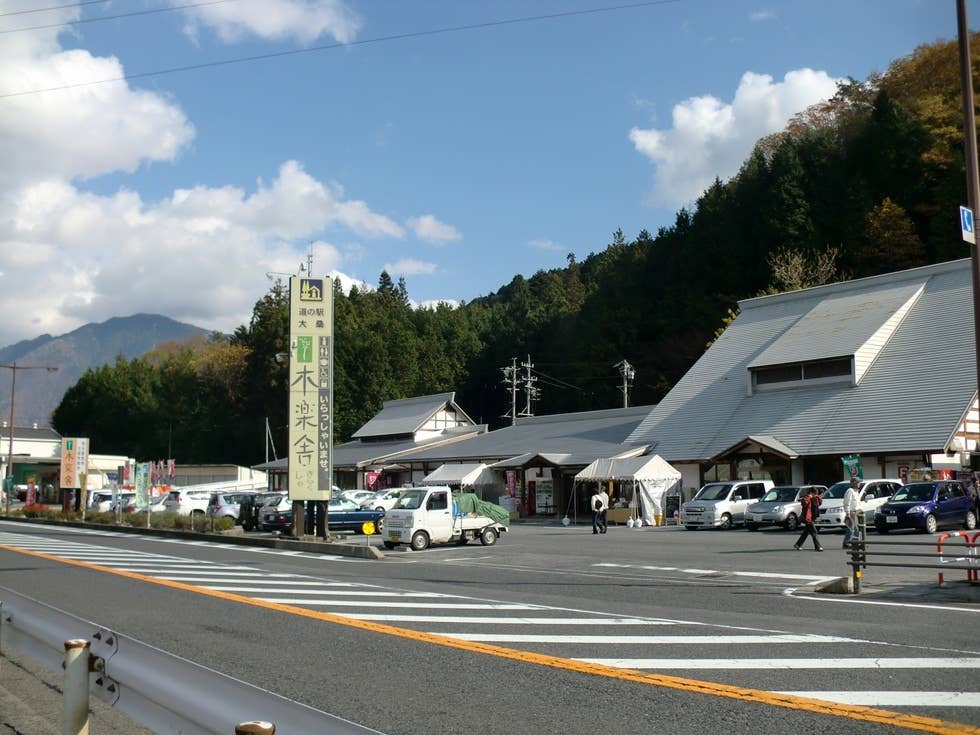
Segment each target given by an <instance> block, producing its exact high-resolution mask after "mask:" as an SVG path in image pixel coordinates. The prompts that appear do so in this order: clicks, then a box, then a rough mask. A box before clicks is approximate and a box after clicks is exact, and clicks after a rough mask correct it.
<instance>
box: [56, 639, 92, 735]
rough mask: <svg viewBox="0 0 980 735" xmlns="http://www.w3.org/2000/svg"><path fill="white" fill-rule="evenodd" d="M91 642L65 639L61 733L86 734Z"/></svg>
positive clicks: (64, 734) (69, 734)
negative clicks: (63, 709)
mask: <svg viewBox="0 0 980 735" xmlns="http://www.w3.org/2000/svg"><path fill="white" fill-rule="evenodd" d="M91 645H92V644H91V643H90V642H89V641H87V640H85V639H84V638H73V639H71V640H70V641H65V660H64V667H65V720H64V726H63V727H62V730H61V731H62V733H63V735H88V662H89V649H90V648H91Z"/></svg>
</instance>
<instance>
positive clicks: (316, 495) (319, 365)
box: [288, 276, 333, 538]
mask: <svg viewBox="0 0 980 735" xmlns="http://www.w3.org/2000/svg"><path fill="white" fill-rule="evenodd" d="M288 416H289V485H288V491H289V498H290V500H292V501H293V534H294V535H295V536H301V535H302V534H303V533H304V531H305V519H304V517H303V513H302V510H303V501H305V500H311V501H315V502H317V503H319V504H320V505H318V510H319V511H320V512H319V513H318V515H319V516H320V517H319V518H318V521H319V522H318V526H320V525H321V523H322V530H323V536H324V537H325V538H326V537H328V536H329V532H328V527H327V523H326V518H325V515H326V501H328V500H329V499H330V489H331V487H332V486H333V281H332V280H331V279H330V278H302V277H299V276H293V277H291V278H290V279H289V405H288ZM318 530H319V529H318Z"/></svg>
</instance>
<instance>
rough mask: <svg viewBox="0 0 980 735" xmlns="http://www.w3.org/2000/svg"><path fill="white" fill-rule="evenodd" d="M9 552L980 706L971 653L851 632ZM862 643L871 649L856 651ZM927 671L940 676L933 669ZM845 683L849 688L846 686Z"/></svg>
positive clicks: (223, 567) (792, 689)
mask: <svg viewBox="0 0 980 735" xmlns="http://www.w3.org/2000/svg"><path fill="white" fill-rule="evenodd" d="M3 548H9V549H22V550H25V551H28V552H36V553H42V554H47V555H52V556H56V557H58V558H62V559H66V560H72V561H75V562H83V563H85V564H88V565H95V566H100V567H106V568H109V569H112V570H118V571H123V572H127V573H131V574H139V575H143V576H145V577H149V578H153V579H159V580H165V581H170V582H181V583H183V584H188V585H193V586H194V587H198V588H201V589H204V590H209V591H214V592H222V593H232V594H235V595H240V596H242V597H248V598H251V599H254V600H259V601H263V602H267V603H277V604H280V605H288V606H294V607H300V608H307V609H313V610H318V611H323V612H329V613H330V614H331V615H333V616H337V617H344V618H349V619H351V620H357V621H366V622H374V623H379V624H385V625H389V626H397V627H400V628H404V629H408V630H414V631H418V632H420V633H424V634H426V635H429V636H442V637H444V638H449V639H453V640H456V641H467V642H472V643H480V644H492V645H495V646H506V647H509V648H512V649H516V650H521V651H527V652H532V653H538V654H546V655H549V656H559V657H562V658H564V659H568V660H572V661H576V662H581V663H585V664H596V665H600V666H603V667H608V668H613V669H622V670H630V671H640V672H653V673H656V672H678V671H680V672H689V675H690V676H697V677H698V678H709V679H710V678H713V679H714V680H715V681H718V682H726V683H735V684H738V685H744V686H751V687H754V688H757V689H761V690H763V691H766V692H770V693H773V694H780V693H782V694H786V693H790V694H793V695H795V696H803V697H808V698H810V699H820V700H826V701H828V702H834V703H838V704H860V705H868V706H877V707H888V708H892V709H899V710H906V711H909V712H917V713H922V714H933V713H934V712H935V710H936V709H937V708H948V709H949V711H952V712H954V713H956V712H963V711H966V712H977V710H976V708H980V693H978V692H975V691H955V690H953V691H946V689H948V688H949V687H948V685H949V683H950V682H951V681H955V682H960V681H962V682H963V683H964V684H966V683H968V682H970V681H975V680H976V679H977V677H976V676H974V675H973V673H972V672H977V671H980V656H978V655H971V652H947V651H943V652H942V654H943V655H941V656H936V655H932V656H921V657H915V656H912V657H910V656H908V655H907V654H908V653H910V652H912V651H914V650H917V649H913V648H911V647H909V648H907V649H906V648H903V647H901V646H896V645H894V644H885V643H881V642H875V641H871V640H862V639H856V638H849V637H845V636H836V635H822V634H817V633H800V632H792V631H785V630H764V629H760V628H758V627H749V626H740V625H717V624H708V623H705V622H701V621H696V620H683V619H669V618H660V617H644V616H629V615H622V614H621V613H615V614H614V613H606V612H603V611H596V610H591V611H590V610H571V609H568V608H561V607H554V606H548V605H537V604H531V603H526V602H515V601H509V600H492V599H482V598H478V597H473V596H467V595H456V594H447V593H442V592H432V591H425V590H413V589H400V588H396V587H393V586H387V585H376V584H375V585H372V584H364V583H358V582H348V581H336V580H329V579H321V578H318V577H313V576H310V575H303V574H291V573H282V572H271V571H264V570H262V569H260V568H256V567H255V566H253V565H241V564H232V563H219V562H211V561H201V560H198V559H193V560H191V559H187V558H184V557H181V556H171V555H167V554H159V553H152V552H143V551H134V550H130V549H119V548H112V547H109V546H103V545H99V544H98V543H87V542H84V541H76V540H71V539H66V538H58V539H52V538H46V537H42V536H33V535H27V534H21V533H6V532H0V550H2V549H3ZM317 558H322V557H321V556H318V557H317ZM784 651H786V652H787V653H786V654H784V653H783V652H784ZM858 651H861V652H863V653H864V655H862V656H856V655H855V653H857V652H858ZM935 653H936V652H933V654H935ZM760 654H761V655H760ZM787 654H788V655H787ZM784 656H785V657H784ZM817 670H834V671H836V672H837V674H836V675H835V676H834V678H833V679H832V682H833V685H834V686H835V687H837V688H835V689H833V690H823V689H819V690H817V689H814V688H812V687H807V686H806V684H807V683H808V682H811V681H822V682H823V683H824V684H826V682H827V679H826V677H825V676H824V677H821V678H816V679H815V678H813V677H812V675H811V676H809V677H808V676H807V672H813V671H817ZM900 670H905V671H908V672H914V674H915V676H918V677H920V678H919V679H916V681H927V682H928V681H932V680H933V679H934V680H935V684H933V685H931V686H932V688H931V689H930V688H929V685H924V686H923V687H917V688H916V690H914V691H913V690H911V689H910V690H909V691H895V690H894V685H895V681H894V679H893V678H890V677H889V675H888V673H887V672H889V671H892V672H895V671H900ZM952 670H958V671H961V672H962V671H963V670H967V671H966V672H964V673H962V674H959V675H956V676H945V677H943V676H941V672H948V671H952ZM929 672H933V673H934V676H932V677H930V676H929ZM923 674H925V675H924V676H923ZM845 683H847V684H850V685H852V688H851V689H847V688H846V687H844V686H842V684H845ZM943 683H945V684H946V687H943V686H942V684H943ZM869 684H870V685H871V686H872V687H874V685H875V684H878V685H879V686H880V689H877V688H869ZM965 688H966V687H964V689H965ZM968 719H969V718H968ZM972 719H976V716H975V715H973V716H972Z"/></svg>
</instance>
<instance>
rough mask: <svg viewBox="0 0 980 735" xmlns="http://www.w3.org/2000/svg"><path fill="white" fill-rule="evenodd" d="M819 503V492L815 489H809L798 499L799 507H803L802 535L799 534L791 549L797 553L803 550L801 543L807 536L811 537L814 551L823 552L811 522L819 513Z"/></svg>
mask: <svg viewBox="0 0 980 735" xmlns="http://www.w3.org/2000/svg"><path fill="white" fill-rule="evenodd" d="M820 501H821V498H820V491H819V490H817V488H815V487H811V488H810V492H809V493H807V494H806V495H804V496H803V497H802V498H800V505H802V506H803V517H802V518H801V519H800V520H802V521H803V533H801V534H800V538H799V540H798V541H797V542H796V543H795V544H794V545H793V548H794V549H796V550H797V551H800V550H801V549H802V548H803V542H804V541H806V537H807V536H812V537H813V550H814V551H823V546H821V545H820V539H818V538H817V529H816V527H815V526H814V525H813V521H814V520H815V519H816V517H817V515H818V514H819V513H820Z"/></svg>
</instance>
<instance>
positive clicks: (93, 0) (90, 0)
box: [0, 0, 112, 18]
mask: <svg viewBox="0 0 980 735" xmlns="http://www.w3.org/2000/svg"><path fill="white" fill-rule="evenodd" d="M109 2H112V0H82V2H77V3H68V4H67V5H51V6H49V7H47V8H34V9H33V10H8V11H6V12H4V13H0V18H3V17H5V16H8V15H27V14H29V13H46V12H48V11H49V10H64V9H65V8H77V7H78V6H80V5H102V4H103V3H109Z"/></svg>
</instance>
